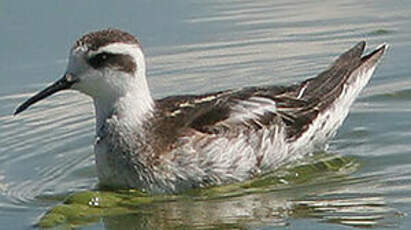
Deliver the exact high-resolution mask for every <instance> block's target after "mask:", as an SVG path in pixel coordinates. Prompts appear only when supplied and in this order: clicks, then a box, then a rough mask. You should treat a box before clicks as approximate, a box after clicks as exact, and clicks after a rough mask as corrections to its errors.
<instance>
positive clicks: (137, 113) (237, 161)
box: [14, 28, 388, 194]
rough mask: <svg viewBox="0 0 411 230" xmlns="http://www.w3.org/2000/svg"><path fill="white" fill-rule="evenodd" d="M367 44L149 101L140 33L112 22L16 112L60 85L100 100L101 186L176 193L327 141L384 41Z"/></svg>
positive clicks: (77, 48)
mask: <svg viewBox="0 0 411 230" xmlns="http://www.w3.org/2000/svg"><path fill="white" fill-rule="evenodd" d="M365 46H366V42H365V41H361V42H359V43H358V44H356V45H355V46H354V47H352V48H351V49H349V50H348V51H346V52H345V53H343V54H342V55H341V56H339V57H338V58H337V59H336V60H335V61H334V62H333V63H332V64H331V65H330V66H329V67H328V68H327V69H326V70H324V71H323V72H321V73H319V74H318V75H317V76H316V77H312V78H309V79H306V80H304V81H302V82H298V83H294V84H291V85H288V86H278V85H272V84H267V85H264V86H254V87H252V86H246V87H243V88H239V89H226V90H221V91H217V92H210V93H205V94H201V95H194V94H186V95H173V96H168V97H165V98H161V99H153V97H152V96H151V94H150V90H149V86H148V83H147V79H146V64H145V57H144V53H143V50H142V47H141V45H140V42H139V41H138V40H137V38H136V37H134V36H133V35H131V34H130V33H128V32H125V31H122V30H120V29H116V28H108V29H102V30H98V31H94V32H89V33H86V34H85V35H83V36H82V37H81V38H79V39H78V40H77V41H75V43H74V45H73V46H72V48H71V50H70V54H69V59H68V65H67V68H66V71H65V73H64V74H63V76H62V77H61V78H60V79H59V80H57V81H56V82H54V83H52V84H51V85H49V86H48V87H46V88H45V89H44V90H42V91H40V92H38V93H37V94H35V95H34V96H32V97H31V98H29V99H28V100H26V101H25V102H24V103H22V104H21V105H20V106H18V107H17V109H16V110H15V113H14V115H17V114H19V113H21V112H22V111H24V110H26V109H27V108H28V107H29V106H31V105H33V104H34V103H36V102H38V101H40V100H42V99H44V98H46V97H48V96H50V95H52V94H54V93H56V92H60V91H64V90H74V91H78V92H80V93H83V94H86V95H88V96H90V97H91V98H92V100H93V103H94V108H95V117H96V127H95V130H96V136H95V143H94V153H95V162H96V168H97V176H98V179H99V185H100V186H101V187H102V188H110V189H135V190H138V191H142V192H146V193H151V194H177V193H182V192H185V191H188V190H191V189H201V188H208V187H213V186H219V185H225V184H230V183H237V182H243V181H247V180H250V179H253V178H255V177H258V176H259V175H262V174H264V173H267V172H272V171H273V170H275V169H277V168H278V167H280V166H283V165H285V164H287V163H290V162H293V161H295V160H296V159H299V158H302V157H304V156H306V155H307V154H309V153H313V152H315V151H321V150H324V149H326V148H327V146H328V144H327V141H328V140H329V139H331V138H332V137H333V136H334V135H335V133H336V131H337V129H338V128H339V127H340V126H341V125H342V123H343V121H344V120H345V118H346V117H347V114H348V113H349V108H350V106H351V105H352V104H353V102H354V100H355V98H356V97H357V96H358V95H359V93H360V91H361V90H362V89H363V88H364V87H365V86H366V84H367V83H368V82H369V80H370V78H371V76H372V74H373V72H374V70H375V68H376V66H377V64H378V62H379V60H380V59H381V57H382V56H383V54H384V52H385V51H386V50H387V48H388V44H385V43H383V44H382V45H380V46H379V47H377V48H376V49H375V50H373V51H372V52H370V53H369V54H364V50H365Z"/></svg>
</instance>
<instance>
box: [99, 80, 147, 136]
mask: <svg viewBox="0 0 411 230" xmlns="http://www.w3.org/2000/svg"><path fill="white" fill-rule="evenodd" d="M136 75H137V74H136ZM117 77H119V76H117ZM120 78H122V77H120ZM125 78H127V79H129V80H127V81H126V82H123V85H124V88H125V90H124V93H121V94H106V95H99V96H97V97H93V101H94V106H95V111H96V132H97V135H99V134H98V132H99V131H100V129H101V127H102V126H103V125H104V123H105V122H107V120H108V119H116V120H117V121H116V122H118V125H122V126H123V125H124V126H125V127H128V128H131V129H135V128H138V127H142V125H143V122H144V121H145V120H146V119H147V118H148V117H149V116H150V113H151V112H152V110H153V105H154V102H153V99H152V97H151V95H150V91H149V88H148V85H147V82H146V78H145V76H141V74H140V76H134V77H130V76H125ZM117 79H119V78H117ZM123 80H124V78H123Z"/></svg>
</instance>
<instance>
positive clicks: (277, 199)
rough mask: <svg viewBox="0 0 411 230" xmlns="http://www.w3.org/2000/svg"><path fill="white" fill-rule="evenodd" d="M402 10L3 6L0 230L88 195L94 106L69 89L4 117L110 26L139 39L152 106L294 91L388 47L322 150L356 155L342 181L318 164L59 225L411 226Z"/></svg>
mask: <svg viewBox="0 0 411 230" xmlns="http://www.w3.org/2000/svg"><path fill="white" fill-rule="evenodd" d="M410 12H411V2H410V1H408V0H398V1H384V0H373V1H371V0H367V1H354V0H347V1H336V0H326V1H302V0H301V1H283V0H279V1H278V0H276V1H245V0H238V1H230V0H227V1H217V0H213V1H191V0H189V1H182V0H176V1H146V0H143V1H122V2H114V1H94V2H85V1H80V0H75V1H64V2H52V1H26V2H22V1H11V0H5V1H2V2H1V3H0V32H1V34H2V36H1V40H0V41H1V42H0V76H1V77H0V192H1V193H0V223H1V229H3V228H4V229H31V228H38V225H36V223H38V222H39V220H40V218H41V217H42V216H44V214H45V213H47V212H48V211H49V210H51V209H52V208H53V207H62V206H59V205H62V203H63V200H65V199H68V198H67V196H69V194H88V193H87V191H91V190H93V189H94V187H95V184H96V183H97V180H96V173H95V168H94V158H93V153H92V152H93V150H92V143H93V139H94V113H93V108H92V105H91V100H90V99H88V98H87V97H85V96H82V95H79V94H76V93H72V92H67V93H62V94H58V95H56V96H53V97H51V98H50V99H48V100H46V101H44V102H42V103H39V104H38V105H36V106H34V107H33V108H31V109H30V110H29V111H28V112H27V113H23V114H22V115H21V116H18V117H13V116H12V115H11V114H12V112H13V111H14V109H15V107H16V106H17V104H19V103H20V102H22V101H23V100H25V99H27V97H28V96H30V95H32V93H34V92H35V91H38V90H39V89H42V88H44V86H45V85H47V84H48V83H49V82H52V81H54V80H56V79H57V78H59V76H60V75H61V74H62V73H63V72H64V71H65V66H66V64H67V59H66V58H67V54H68V50H69V48H70V47H71V45H72V43H73V42H74V40H76V39H77V38H78V37H79V36H80V35H82V34H83V33H85V32H88V31H91V30H96V29H101V28H106V27H119V28H121V29H124V30H126V31H129V32H130V33H132V34H135V35H137V36H138V37H139V39H140V42H141V43H142V45H143V47H144V51H145V53H146V56H147V68H148V75H149V76H148V81H149V84H150V87H151V89H152V93H153V95H154V96H155V97H157V98H158V97H163V96H167V95H173V94H182V93H204V92H209V91H214V90H220V89H227V88H236V87H243V86H252V85H265V84H291V83H294V82H296V81H301V80H303V79H305V78H308V77H311V76H314V75H315V74H317V73H318V72H320V71H321V70H323V69H324V68H326V67H327V66H328V64H329V63H330V62H331V61H332V60H333V59H334V58H335V57H336V56H337V55H338V54H340V53H341V52H343V51H344V50H346V49H348V48H350V47H351V46H352V45H354V44H356V43H357V42H358V41H360V40H366V41H367V42H368V47H370V48H373V47H376V46H377V45H379V44H380V43H383V42H388V43H389V44H390V45H391V48H390V50H389V51H388V53H387V54H386V55H385V57H384V60H383V61H382V62H381V65H380V66H379V68H378V69H377V71H376V74H375V75H374V77H373V79H372V80H371V82H370V84H369V85H368V86H367V88H366V89H365V90H364V91H363V93H362V94H361V96H360V98H359V99H358V100H357V101H356V103H355V104H354V106H353V108H352V112H351V113H350V115H349V117H348V118H347V120H346V122H345V123H344V125H343V127H342V128H341V129H340V130H339V133H338V135H337V136H336V138H335V139H334V140H332V141H331V142H330V152H333V153H335V154H338V156H340V157H342V159H354V161H355V165H356V167H355V170H348V171H344V173H342V174H343V175H340V174H339V173H336V174H334V173H331V174H330V173H327V172H329V171H327V167H324V168H322V169H321V168H320V169H321V170H323V171H321V170H320V171H319V172H320V173H318V172H315V173H314V172H313V171H308V172H306V173H302V174H309V175H310V176H308V177H307V179H303V180H301V181H298V180H297V182H295V181H294V180H291V179H293V178H285V179H284V178H281V176H282V175H283V174H281V173H279V174H278V175H277V174H276V176H275V177H267V178H260V180H258V181H253V182H249V183H247V184H246V185H241V186H239V187H236V186H234V187H228V191H227V190H226V189H227V188H222V190H218V189H217V190H211V191H208V193H206V194H202V193H201V192H200V193H201V194H202V195H201V194H200V195H199V194H197V193H194V194H186V195H184V196H183V198H181V197H178V198H172V199H171V198H167V199H164V200H156V201H155V202H151V199H158V198H150V202H147V203H145V204H139V205H138V207H137V208H130V207H128V206H127V209H131V211H127V212H118V213H115V214H113V213H111V212H110V211H107V210H110V209H107V210H105V211H104V212H107V213H106V214H101V213H97V214H96V215H94V216H92V217H89V216H86V217H84V216H83V217H84V218H83V217H78V219H76V218H77V217H74V219H75V221H74V222H73V221H66V222H65V223H70V224H73V223H74V224H77V226H79V228H80V229H130V228H132V227H133V228H135V229H181V228H185V229H210V228H217V229H277V228H289V229H347V228H348V229H350V228H357V227H368V228H386V227H388V228H391V227H395V228H398V229H409V226H411V217H409V215H407V214H408V213H410V212H411V205H410V200H411V199H410V197H411V196H410V194H411V164H410V162H411V157H410V155H409V154H410V152H411V144H410V139H411V138H410V137H411V132H410V130H411V117H410V111H411V102H410V99H411V96H410V95H411V94H410V92H411V80H410V79H411V78H410V77H411V65H410V54H411V14H410ZM348 165H350V163H349V161H348ZM343 166H344V164H343ZM343 168H345V166H344V167H343ZM283 172H284V171H283ZM333 172H334V171H333ZM300 174H301V173H300ZM300 174H299V175H300ZM290 175H291V174H290ZM278 176H280V177H278ZM299 178H305V177H299ZM294 179H295V178H294ZM297 179H298V178H297ZM292 181H294V182H292ZM281 183H282V184H281ZM279 184H280V185H281V186H277V185H279ZM84 191H86V192H85V193H83V192H84ZM198 197H200V198H201V199H200V198H198ZM66 202H67V201H66ZM86 203H87V204H88V202H86ZM85 207H87V205H85ZM99 211H102V210H99ZM75 213H76V212H75ZM59 218H63V219H64V218H66V217H65V216H63V217H61V216H60V217H59ZM76 221H77V222H76ZM63 222H64V220H63ZM60 226H63V227H61V228H67V226H69V225H60Z"/></svg>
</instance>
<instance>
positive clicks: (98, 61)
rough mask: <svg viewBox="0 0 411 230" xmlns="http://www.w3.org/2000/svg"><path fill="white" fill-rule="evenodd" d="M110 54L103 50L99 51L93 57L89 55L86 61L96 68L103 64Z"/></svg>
mask: <svg viewBox="0 0 411 230" xmlns="http://www.w3.org/2000/svg"><path fill="white" fill-rule="evenodd" d="M111 56H112V54H109V53H106V52H103V53H99V54H96V55H94V56H93V57H91V58H90V59H89V60H88V62H89V64H90V65H91V66H92V67H93V68H95V69H98V68H100V67H102V66H104V63H105V62H106V61H107V60H108V59H109V58H110V57H111Z"/></svg>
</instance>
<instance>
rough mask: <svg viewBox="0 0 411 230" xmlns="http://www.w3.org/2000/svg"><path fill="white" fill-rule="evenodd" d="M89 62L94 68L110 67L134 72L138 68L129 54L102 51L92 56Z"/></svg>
mask: <svg viewBox="0 0 411 230" xmlns="http://www.w3.org/2000/svg"><path fill="white" fill-rule="evenodd" d="M88 63H89V64H90V65H91V66H92V67H93V68H94V69H100V68H104V67H110V68H113V69H116V70H120V71H123V72H128V73H134V72H135V71H136V69H137V66H136V63H135V62H134V60H133V58H132V57H131V56H130V55H127V54H113V53H107V52H102V53H99V54H96V55H94V56H92V57H91V58H90V59H89V60H88Z"/></svg>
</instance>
